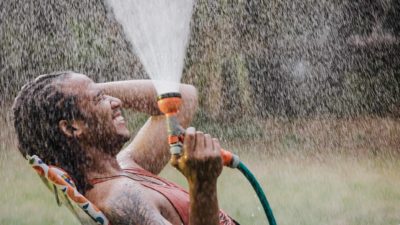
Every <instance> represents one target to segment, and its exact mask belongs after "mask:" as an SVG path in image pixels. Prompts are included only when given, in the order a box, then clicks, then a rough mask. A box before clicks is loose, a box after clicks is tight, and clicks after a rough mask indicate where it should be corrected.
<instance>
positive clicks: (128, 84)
mask: <svg viewBox="0 0 400 225" xmlns="http://www.w3.org/2000/svg"><path fill="white" fill-rule="evenodd" d="M97 85H98V86H99V87H100V88H101V89H102V90H103V91H104V92H105V93H106V94H107V95H110V96H113V97H116V98H119V99H121V101H122V102H123V107H124V108H129V109H131V110H133V111H136V112H143V113H146V114H149V115H160V114H161V112H160V111H159V110H158V107H157V101H156V98H157V91H156V89H155V88H154V85H153V83H152V81H151V80H125V81H114V82H107V83H98V84H97Z"/></svg>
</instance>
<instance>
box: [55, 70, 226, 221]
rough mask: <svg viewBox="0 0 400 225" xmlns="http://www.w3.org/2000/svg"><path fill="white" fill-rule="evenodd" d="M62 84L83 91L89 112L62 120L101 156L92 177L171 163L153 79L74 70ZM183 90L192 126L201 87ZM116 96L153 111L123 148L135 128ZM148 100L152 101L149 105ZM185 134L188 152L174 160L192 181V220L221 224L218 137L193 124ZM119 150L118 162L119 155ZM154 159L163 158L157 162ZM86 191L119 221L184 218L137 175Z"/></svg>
mask: <svg viewBox="0 0 400 225" xmlns="http://www.w3.org/2000/svg"><path fill="white" fill-rule="evenodd" d="M60 86H61V87H62V90H63V91H65V92H67V93H71V94H75V95H77V96H78V99H79V106H80V108H81V109H82V111H83V113H84V119H83V120H74V121H60V129H61V130H63V131H65V134H66V135H71V136H75V137H76V138H77V139H78V140H79V143H80V145H81V147H82V149H84V150H85V151H86V152H87V153H88V154H90V155H91V156H92V158H93V159H95V160H93V162H92V163H91V164H90V165H88V166H87V169H86V174H87V175H88V177H89V179H93V178H98V177H107V176H113V175H118V174H121V169H122V168H125V167H130V168H135V167H136V168H138V167H140V168H141V167H143V168H145V169H147V170H149V171H151V172H153V173H156V174H157V173H158V172H160V171H161V169H162V168H163V167H164V166H165V164H166V163H167V162H168V158H170V155H169V152H168V143H167V141H166V140H167V132H166V127H165V118H164V116H159V115H153V113H154V112H158V110H157V109H154V107H153V108H152V105H154V106H156V104H154V103H153V102H154V99H155V97H156V93H155V90H154V88H153V85H152V84H151V83H149V82H147V81H127V82H115V83H103V84H97V83H94V82H93V81H92V80H91V79H89V78H88V77H87V76H85V75H81V74H71V75H70V76H69V77H68V78H67V79H65V80H64V81H62V82H61V83H60ZM181 93H182V96H183V105H182V108H181V112H180V114H179V115H178V119H179V120H180V122H181V123H182V124H183V126H186V125H187V124H188V123H189V122H190V120H191V118H192V117H193V114H194V111H195V108H196V103H193V102H196V99H197V98H196V92H195V89H194V88H192V87H190V86H189V87H188V86H186V87H185V86H184V87H183V90H181ZM112 95H114V96H117V97H119V98H121V99H124V104H126V105H128V106H129V108H131V109H132V110H134V111H141V110H143V109H146V111H148V112H149V114H150V115H152V116H151V117H150V119H149V120H148V121H147V123H146V124H145V125H144V126H143V128H142V129H141V130H140V131H139V133H138V134H137V135H136V137H135V138H134V140H133V141H132V143H130V144H129V145H128V146H127V147H126V148H125V149H123V150H122V151H121V148H122V146H123V144H124V143H125V142H126V141H127V140H129V138H130V133H129V130H128V129H127V127H126V124H125V121H124V119H123V117H122V115H121V108H122V101H121V100H120V99H119V98H116V97H112ZM185 96H189V97H185ZM185 98H186V99H185ZM139 103H141V104H139ZM143 103H147V104H146V105H145V107H143ZM193 108H194V109H193ZM185 111H187V113H185ZM69 126H71V127H72V128H73V129H69V128H68V127H69ZM185 138H186V139H185V146H184V154H183V155H182V156H179V157H173V158H172V159H171V162H172V164H173V165H174V166H175V167H176V168H177V169H178V170H179V171H181V172H182V174H183V175H184V176H185V177H186V178H187V180H188V182H189V192H190V199H191V206H190V210H191V212H192V213H191V215H190V223H191V224H192V225H196V224H218V203H217V198H216V180H217V177H218V176H219V174H220V173H221V170H222V162H221V158H220V153H219V149H220V148H219V144H218V141H217V140H216V139H212V138H211V136H210V135H207V134H203V133H202V132H196V131H195V130H194V129H193V128H191V129H188V130H187V135H186V137H185ZM117 153H119V154H118V156H117V158H118V161H117V159H116V157H115V156H116V155H117ZM154 160H157V161H161V163H160V162H157V163H154ZM205 174H207V176H204V175H205ZM85 196H86V197H87V198H88V199H89V200H90V201H92V202H93V203H94V204H95V205H97V206H98V207H99V208H100V209H101V210H102V211H103V212H104V213H105V214H106V216H107V217H108V218H109V219H111V221H112V222H113V224H114V225H115V224H181V223H182V221H181V220H180V217H179V215H178V213H177V212H176V210H175V209H174V207H173V206H172V204H171V203H170V202H169V201H168V199H166V198H165V197H164V196H163V195H161V194H160V193H158V192H156V191H153V190H151V189H148V188H146V187H144V186H142V185H140V184H139V183H137V182H136V181H134V180H132V179H128V178H124V177H121V178H118V179H113V180H109V181H106V182H103V183H100V184H97V185H95V186H94V188H92V189H90V190H88V191H87V192H86V193H85Z"/></svg>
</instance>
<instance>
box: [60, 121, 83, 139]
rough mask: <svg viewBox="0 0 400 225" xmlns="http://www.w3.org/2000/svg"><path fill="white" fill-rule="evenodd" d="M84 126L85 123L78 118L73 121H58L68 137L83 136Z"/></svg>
mask: <svg viewBox="0 0 400 225" xmlns="http://www.w3.org/2000/svg"><path fill="white" fill-rule="evenodd" d="M83 126H84V125H83V124H82V123H81V122H79V121H77V120H73V121H72V122H69V121H67V120H60V122H58V127H59V128H60V130H61V132H63V133H64V134H65V135H66V136H67V137H76V138H79V137H81V136H82V133H83V128H84V127H83Z"/></svg>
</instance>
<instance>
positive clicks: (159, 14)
mask: <svg viewBox="0 0 400 225" xmlns="http://www.w3.org/2000/svg"><path fill="white" fill-rule="evenodd" d="M106 4H107V6H108V7H109V8H110V9H111V10H109V11H112V12H113V13H114V16H115V18H116V19H117V21H118V22H119V23H120V24H121V25H122V28H123V30H124V33H125V35H126V39H127V40H128V41H129V42H130V43H131V44H132V47H133V50H134V52H135V53H136V54H137V56H138V57H139V58H140V60H141V62H142V64H143V65H144V68H145V70H146V72H147V73H148V74H149V76H150V78H151V79H152V80H153V81H154V85H155V87H156V89H157V92H158V94H163V93H168V92H178V88H179V83H180V78H181V76H182V70H183V64H184V57H185V54H186V46H187V43H188V39H189V33H190V19H191V16H192V10H193V0H173V1H171V0H145V1H143V0H133V1H128V0H106Z"/></svg>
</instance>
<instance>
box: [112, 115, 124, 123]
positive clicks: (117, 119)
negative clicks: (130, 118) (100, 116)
mask: <svg viewBox="0 0 400 225" xmlns="http://www.w3.org/2000/svg"><path fill="white" fill-rule="evenodd" d="M114 120H115V121H118V122H122V121H124V117H122V116H117V117H116V118H115V119H114Z"/></svg>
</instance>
